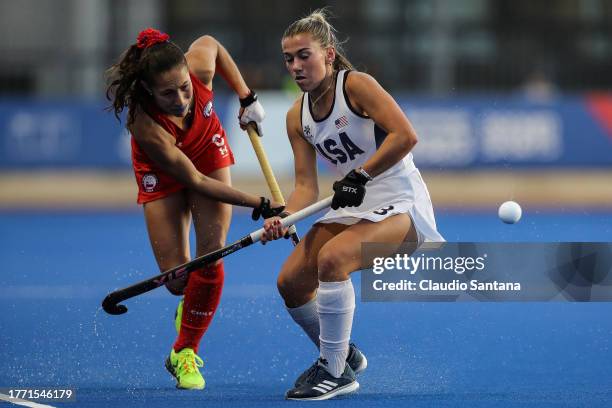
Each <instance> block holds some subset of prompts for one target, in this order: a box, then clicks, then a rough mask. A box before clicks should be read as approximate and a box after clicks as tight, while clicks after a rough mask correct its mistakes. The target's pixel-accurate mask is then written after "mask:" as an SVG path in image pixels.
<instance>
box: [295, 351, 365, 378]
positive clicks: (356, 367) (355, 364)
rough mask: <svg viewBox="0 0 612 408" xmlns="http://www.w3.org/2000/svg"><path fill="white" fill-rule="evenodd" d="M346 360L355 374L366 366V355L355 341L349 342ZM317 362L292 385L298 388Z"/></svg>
mask: <svg viewBox="0 0 612 408" xmlns="http://www.w3.org/2000/svg"><path fill="white" fill-rule="evenodd" d="M346 362H347V363H348V365H349V366H350V367H351V369H352V370H353V371H354V372H355V374H359V373H361V372H363V370H365V369H366V368H367V367H368V359H367V358H366V356H365V355H364V354H363V353H362V352H361V350H359V349H358V348H357V346H356V345H355V343H351V344H349V352H348V356H346ZM316 365H317V362H316V361H315V363H314V364H313V365H312V366H310V368H308V369H307V370H306V371H304V372H303V373H302V374H300V376H299V377H298V378H297V380H295V384H294V387H295V388H298V387H300V385H303V383H304V382H305V381H306V378H308V376H309V375H310V373H311V372H312V371H313V370H314V369H315V366H316Z"/></svg>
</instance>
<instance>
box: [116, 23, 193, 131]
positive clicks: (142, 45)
mask: <svg viewBox="0 0 612 408" xmlns="http://www.w3.org/2000/svg"><path fill="white" fill-rule="evenodd" d="M143 33H145V32H144V31H143ZM143 33H141V35H139V40H138V42H137V43H135V44H132V45H131V46H130V47H129V48H128V49H127V50H126V51H124V52H123V54H121V57H120V58H119V62H117V63H116V64H113V65H112V66H111V67H110V68H109V69H108V70H107V71H106V81H107V84H108V87H107V89H106V98H107V99H108V100H109V101H110V102H111V105H109V106H108V107H107V110H108V111H113V112H114V113H115V117H117V120H119V122H121V118H120V115H121V112H123V109H124V108H125V107H126V106H127V108H128V119H127V126H130V125H131V124H132V123H134V114H135V112H136V107H137V106H139V105H142V104H143V103H144V102H145V101H148V100H150V98H151V96H150V95H149V93H148V92H147V90H146V89H145V88H144V87H143V86H142V83H141V81H144V82H145V83H146V84H147V85H149V84H150V85H153V84H154V83H155V77H156V75H158V74H160V73H163V72H167V71H169V70H170V69H172V68H174V67H176V66H177V65H183V64H184V65H186V64H187V60H186V59H185V54H184V53H183V50H181V48H180V47H179V46H178V45H176V44H175V43H173V42H172V41H168V40H167V36H165V37H160V38H162V40H160V41H157V42H151V41H149V43H146V41H145V42H143V41H142V40H141V36H142V35H143Z"/></svg>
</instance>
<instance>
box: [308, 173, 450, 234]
mask: <svg viewBox="0 0 612 408" xmlns="http://www.w3.org/2000/svg"><path fill="white" fill-rule="evenodd" d="M405 213H406V214H408V215H409V216H410V218H411V219H412V222H413V224H414V227H415V229H416V232H417V235H418V239H419V244H421V243H423V242H444V238H443V237H442V235H440V233H439V232H438V230H437V228H436V220H435V217H434V212H433V206H432V204H431V198H430V197H429V192H428V191H427V187H426V186H425V182H424V181H423V178H422V177H421V173H420V172H419V170H418V169H414V170H413V171H411V172H410V173H409V174H406V173H405V172H398V174H395V175H389V176H388V177H385V178H383V179H381V180H377V179H374V181H372V182H370V183H368V184H366V195H365V197H364V200H363V204H361V205H360V206H359V207H345V208H338V209H337V210H329V211H328V212H327V213H325V215H323V216H322V217H321V218H319V219H318V220H317V221H316V222H315V223H321V224H330V223H338V224H345V225H353V224H356V223H358V222H359V221H361V220H368V221H372V222H379V221H382V220H384V219H386V218H388V217H390V216H392V215H396V214H405Z"/></svg>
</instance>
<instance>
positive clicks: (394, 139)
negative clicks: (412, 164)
mask: <svg viewBox="0 0 612 408" xmlns="http://www.w3.org/2000/svg"><path fill="white" fill-rule="evenodd" d="M416 143H417V138H416V135H414V134H408V135H402V134H399V133H389V134H388V135H387V138H386V139H385V141H384V142H383V144H382V145H381V146H380V148H379V149H378V151H376V153H375V154H374V155H373V156H372V157H371V158H370V159H369V160H368V161H366V162H365V163H364V165H363V169H364V170H365V171H366V172H367V173H368V174H369V175H370V176H372V177H376V176H378V175H379V174H381V173H384V172H385V171H386V170H388V169H390V168H391V167H393V166H394V165H395V164H396V163H397V162H399V161H400V160H402V159H403V158H404V157H405V156H406V155H407V154H408V153H410V151H411V150H412V149H413V147H414V146H415V145H416Z"/></svg>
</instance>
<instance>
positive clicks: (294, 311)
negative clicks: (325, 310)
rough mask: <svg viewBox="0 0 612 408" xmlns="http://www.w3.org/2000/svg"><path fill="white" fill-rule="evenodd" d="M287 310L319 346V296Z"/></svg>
mask: <svg viewBox="0 0 612 408" xmlns="http://www.w3.org/2000/svg"><path fill="white" fill-rule="evenodd" d="M287 311H288V312H289V314H290V315H291V317H292V318H293V321H294V322H296V323H297V324H298V325H299V326H300V327H301V328H302V330H304V333H306V335H308V337H309V338H310V340H312V342H313V343H314V344H315V346H317V348H319V312H317V297H316V296H315V297H314V298H313V299H312V300H311V301H309V302H308V303H306V304H303V305H302V306H298V307H288V308H287Z"/></svg>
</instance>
